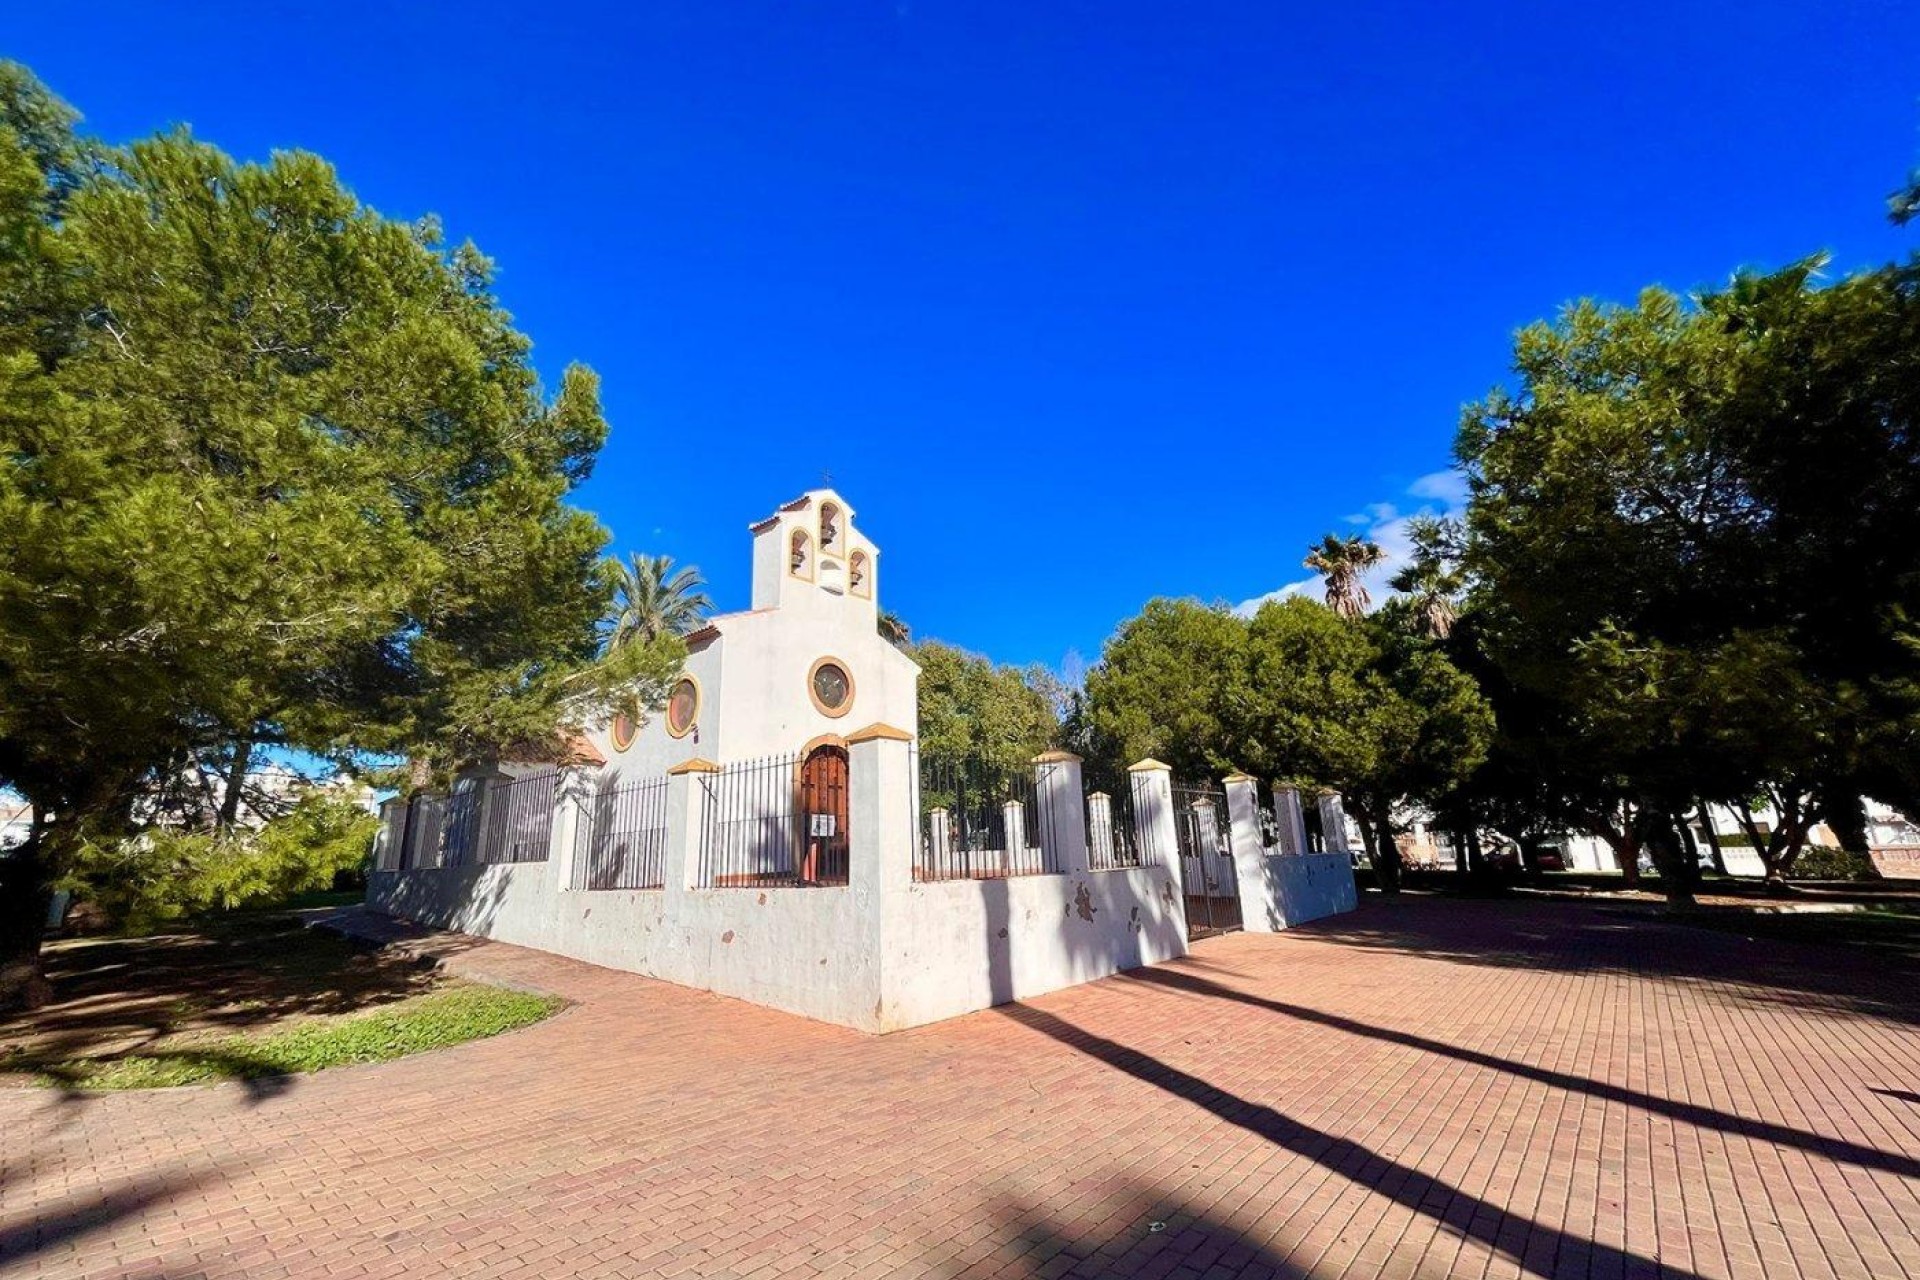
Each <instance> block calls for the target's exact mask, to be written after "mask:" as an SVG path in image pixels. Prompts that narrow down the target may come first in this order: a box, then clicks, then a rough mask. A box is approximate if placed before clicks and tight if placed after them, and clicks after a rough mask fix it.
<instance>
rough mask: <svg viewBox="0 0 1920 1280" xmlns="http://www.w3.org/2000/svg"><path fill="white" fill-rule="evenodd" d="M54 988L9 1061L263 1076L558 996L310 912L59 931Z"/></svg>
mask: <svg viewBox="0 0 1920 1280" xmlns="http://www.w3.org/2000/svg"><path fill="white" fill-rule="evenodd" d="M46 961H47V972H48V976H49V978H50V979H51V980H52V982H53V988H54V1000H53V1003H51V1004H49V1005H48V1006H47V1007H45V1008H44V1009H38V1010H35V1011H33V1012H32V1013H28V1014H24V1015H20V1016H18V1017H16V1018H13V1019H11V1020H9V1021H7V1022H6V1023H3V1024H0V1074H4V1075H12V1076H14V1077H15V1078H17V1079H24V1080H30V1081H33V1082H35V1083H39V1084H46V1085H54V1086H59V1087H63V1088H69V1089H88V1090H93V1089H151V1088H161V1087H165V1086H168V1085H180V1084H197V1083H201V1082H204V1081H212V1080H263V1079H272V1078H278V1077H286V1076H292V1075H297V1074H299V1073H302V1072H308V1071H321V1070H324V1069H326V1068H327V1067H336V1066H344V1065H347V1064H350V1063H363V1062H384V1061H386V1060H388V1059H390V1058H399V1057H404V1056H405V1055H407V1054H410V1053H419V1052H422V1051H424V1050H428V1049H439V1048H443V1047H445V1046H448V1045H455V1044H460V1043H461V1042H463V1041H467V1040H476V1039H480V1038H482V1037H485V1036H491V1035H498V1034H499V1033H501V1032H503V1031H512V1030H514V1029H515V1028H517V1027H524V1026H526V1025H527V1024H529V1023H532V1022H538V1021H539V1020H540V1019H542V1018H544V1017H546V1016H548V1015H549V1014H551V1013H553V1012H554V1011H555V1010H557V1009H559V1008H560V1007H561V1005H562V1004H564V1003H565V1002H564V1001H562V1000H560V999H557V998H555V997H551V996H545V995H538V994H528V993H526V992H520V991H507V990H502V989H500V988H498V987H491V986H486V985H483V984H479V983H474V982H468V981H465V980H463V979H460V978H457V977H453V976H451V975H448V974H446V973H444V972H442V971H440V970H437V969H434V968H432V967H431V966H428V965H423V964H422V963H420V962H419V961H418V960H416V959H414V958H413V957H412V956H410V955H407V954H404V953H401V952H398V951H394V950H391V949H383V948H377V947H368V946H363V945H359V944H356V943H354V942H352V941H350V940H348V939H346V938H343V937H340V936H339V935H337V934H333V933H329V932H327V931H325V930H322V929H313V928H307V927H305V925H304V924H303V923H302V921H301V920H299V919H298V918H296V917H292V916H287V915H275V914H271V913H265V912H260V913H253V912H240V913H235V914H233V915H230V916H224V917H221V918H219V919H217V920H210V921H207V922H205V923H203V924H202V925H200V926H199V927H198V928H188V929H182V930H179V931H177V932H174V933H167V934H153V935H149V936H144V937H121V938H73V939H64V940H61V941H57V942H54V943H51V944H49V946H48V947H47V950H46Z"/></svg>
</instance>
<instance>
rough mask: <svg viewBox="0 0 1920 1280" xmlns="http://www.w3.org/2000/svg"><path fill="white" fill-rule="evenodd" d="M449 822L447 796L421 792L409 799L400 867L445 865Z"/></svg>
mask: <svg viewBox="0 0 1920 1280" xmlns="http://www.w3.org/2000/svg"><path fill="white" fill-rule="evenodd" d="M446 824H447V802H446V799H445V797H443V796H436V795H429V794H427V793H425V792H421V793H420V794H418V795H415V796H414V797H413V798H412V799H410V800H408V801H407V816H406V828H405V831H406V834H405V837H404V839H403V840H402V841H401V845H400V859H399V862H400V870H402V871H419V870H424V869H427V868H432V867H438V866H441V865H443V862H442V855H443V852H444V851H443V847H442V846H443V843H444V839H445V836H446Z"/></svg>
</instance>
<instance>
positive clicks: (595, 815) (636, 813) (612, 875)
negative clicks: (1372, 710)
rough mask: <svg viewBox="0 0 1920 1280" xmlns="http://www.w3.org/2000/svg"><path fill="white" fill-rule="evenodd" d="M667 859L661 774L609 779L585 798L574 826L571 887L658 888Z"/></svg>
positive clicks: (664, 786)
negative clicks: (639, 777)
mask: <svg viewBox="0 0 1920 1280" xmlns="http://www.w3.org/2000/svg"><path fill="white" fill-rule="evenodd" d="M666 860H667V779H666V775H664V774H662V775H660V776H658V777H652V778H641V779H637V780H632V781H628V780H624V779H614V780H612V781H610V782H608V783H607V784H605V785H603V786H601V787H599V788H598V789H597V790H595V791H594V793H593V794H592V795H591V796H589V797H588V798H587V802H586V808H585V809H584V811H583V812H582V813H581V815H580V821H579V823H578V825H576V826H575V828H574V836H573V887H574V888H576V889H658V888H661V887H663V886H664V885H665V884H666Z"/></svg>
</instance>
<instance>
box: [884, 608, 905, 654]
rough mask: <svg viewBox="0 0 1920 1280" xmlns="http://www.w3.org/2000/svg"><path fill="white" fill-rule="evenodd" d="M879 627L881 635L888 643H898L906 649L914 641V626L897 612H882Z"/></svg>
mask: <svg viewBox="0 0 1920 1280" xmlns="http://www.w3.org/2000/svg"><path fill="white" fill-rule="evenodd" d="M879 627H880V634H881V636H882V637H884V638H885V639H886V641H887V643H888V644H892V645H898V646H899V647H900V648H902V649H904V648H906V647H907V646H908V645H910V644H912V643H913V628H912V627H909V626H908V625H907V622H906V619H905V618H902V617H901V616H900V615H899V614H897V613H883V614H881V615H880V618H879Z"/></svg>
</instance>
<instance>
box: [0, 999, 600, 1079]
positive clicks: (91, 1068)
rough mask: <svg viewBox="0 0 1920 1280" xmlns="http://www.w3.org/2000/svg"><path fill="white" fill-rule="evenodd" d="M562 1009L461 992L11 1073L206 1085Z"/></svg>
mask: <svg viewBox="0 0 1920 1280" xmlns="http://www.w3.org/2000/svg"><path fill="white" fill-rule="evenodd" d="M565 1003H566V1002H565V1001H564V1000H562V999H560V998H559V997H557V996H545V995H534V994H531V993H528V992H523V991H506V990H502V989H500V988H498V987H487V986H478V985H473V986H466V985H463V986H455V987H448V988H444V989H442V990H439V991H435V992H432V993H430V994H427V995H422V996H416V997H413V998H411V999H408V1000H403V1001H401V1002H399V1003H396V1004H392V1005H387V1006H385V1007H383V1008H378V1009H373V1010H370V1011H367V1012H363V1013H353V1014H344V1015H341V1016H338V1017H331V1018H315V1019H311V1020H308V1021H304V1022H299V1023H295V1024H293V1025H283V1026H279V1027H276V1028H273V1029H270V1030H262V1031H258V1032H255V1033H252V1034H241V1035H227V1036H220V1037H218V1038H205V1039H200V1038H195V1039H191V1040H183V1041H180V1042H176V1043H173V1044H168V1045H165V1046H154V1047H150V1048H145V1049H139V1050H135V1051H132V1052H128V1053H124V1054H120V1055H116V1056H112V1057H101V1058H69V1059H66V1060H64V1061H59V1062H39V1063H35V1062H31V1061H27V1062H18V1061H16V1062H13V1063H6V1064H5V1066H6V1068H7V1069H9V1070H16V1071H18V1070H26V1071H31V1072H33V1073H34V1074H35V1075H36V1076H38V1077H39V1078H40V1080H41V1082H43V1083H46V1084H51V1085H60V1086H65V1087H67V1088H76V1089H161V1088H167V1087H169V1086H172V1085H182V1084H200V1083H203V1082H206V1081H210V1080H257V1079H260V1078H262V1077H267V1076H284V1075H293V1074H296V1073H299V1072H305V1071H324V1070H325V1069H326V1068H328V1067H338V1066H346V1065H349V1064H353V1063H366V1062H386V1061H389V1060H390V1059H393V1058H402V1057H405V1056H407V1055H408V1054H413V1053H421V1052H424V1051H425V1050H428V1049H440V1048H444V1047H446V1046H448V1045H455V1044H461V1043H464V1042H465V1041H468V1040H479V1039H483V1038H485V1037H487V1036H493V1035H499V1034H500V1033H501V1032H503V1031H512V1030H515V1029H516V1028H519V1027H524V1026H527V1025H529V1024H531V1023H535V1022H538V1021H540V1020H541V1019H542V1018H545V1017H547V1016H548V1015H550V1014H552V1013H554V1012H555V1011H557V1010H558V1009H559V1008H560V1007H561V1006H562V1005H563V1004H565Z"/></svg>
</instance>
